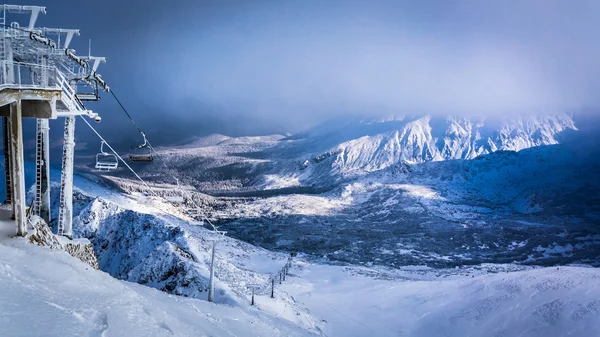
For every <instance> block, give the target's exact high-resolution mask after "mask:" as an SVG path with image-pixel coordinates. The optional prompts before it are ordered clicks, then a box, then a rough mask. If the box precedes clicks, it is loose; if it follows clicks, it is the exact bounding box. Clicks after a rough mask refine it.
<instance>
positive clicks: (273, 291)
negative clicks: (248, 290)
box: [271, 277, 275, 298]
mask: <svg viewBox="0 0 600 337" xmlns="http://www.w3.org/2000/svg"><path fill="white" fill-rule="evenodd" d="M271 298H275V278H274V277H273V278H271Z"/></svg>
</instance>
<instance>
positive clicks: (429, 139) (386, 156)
mask: <svg viewBox="0 0 600 337" xmlns="http://www.w3.org/2000/svg"><path fill="white" fill-rule="evenodd" d="M361 129H364V131H363V133H365V134H364V135H362V136H360V137H357V136H358V135H360V134H361ZM370 130H372V134H368V133H369V132H371V131H370ZM566 130H576V127H575V124H574V122H573V120H572V119H571V118H570V117H569V116H568V115H566V114H560V115H556V116H523V117H515V118H512V119H504V120H487V119H485V118H465V117H448V118H445V119H443V118H438V117H431V116H421V117H415V118H404V119H392V120H384V121H379V120H374V121H365V120H360V121H357V122H353V123H350V124H347V125H345V126H344V127H342V128H340V129H338V130H330V131H329V132H325V131H324V130H319V132H318V133H317V135H315V137H316V138H317V139H319V138H321V139H326V140H329V139H330V138H331V137H332V135H333V134H336V133H337V134H339V135H340V136H341V137H340V140H343V138H351V139H349V140H346V141H343V142H341V143H339V145H336V146H334V147H333V148H332V149H330V150H329V152H333V153H335V157H334V159H333V160H332V162H331V168H332V170H333V171H334V172H337V173H340V174H343V175H347V174H360V173H367V172H374V171H378V170H382V169H385V168H387V167H390V166H392V165H395V164H397V163H401V162H407V163H422V162H427V161H441V160H452V159H473V158H475V157H477V156H480V155H482V154H488V153H492V152H495V151H500V150H504V151H506V150H510V151H520V150H523V149H526V148H530V147H534V146H540V145H551V144H557V143H558V142H559V137H560V134H561V133H562V132H564V131H566ZM329 141H330V140H329ZM325 142H326V141H325Z"/></svg>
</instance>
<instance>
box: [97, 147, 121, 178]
mask: <svg viewBox="0 0 600 337" xmlns="http://www.w3.org/2000/svg"><path fill="white" fill-rule="evenodd" d="M104 144H105V142H104V141H102V143H101V144H100V153H98V154H97V155H96V170H98V171H111V170H115V169H116V168H117V167H119V159H118V158H117V156H116V155H115V154H112V153H108V152H104Z"/></svg>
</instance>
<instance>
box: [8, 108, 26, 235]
mask: <svg viewBox="0 0 600 337" xmlns="http://www.w3.org/2000/svg"><path fill="white" fill-rule="evenodd" d="M10 119H11V121H10V131H11V132H10V142H11V148H12V156H11V157H12V173H13V174H12V186H13V188H12V193H13V205H14V212H15V220H16V223H17V236H25V235H26V234H27V223H26V221H27V219H26V216H25V164H24V161H23V125H22V111H21V100H18V101H17V102H16V103H12V104H11V105H10Z"/></svg>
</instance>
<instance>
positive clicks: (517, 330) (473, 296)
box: [283, 264, 600, 337]
mask: <svg viewBox="0 0 600 337" xmlns="http://www.w3.org/2000/svg"><path fill="white" fill-rule="evenodd" d="M509 270H510V272H509ZM440 274H441V275H440ZM440 274H438V275H440V276H437V277H436V276H434V273H432V272H431V271H429V270H427V269H423V268H422V269H421V271H418V269H417V270H408V268H407V270H406V271H395V272H391V273H378V272H374V271H373V270H369V269H366V268H353V267H350V268H348V267H334V266H320V265H311V264H298V268H297V269H295V270H294V277H292V278H291V281H290V282H288V283H286V284H284V285H283V289H284V291H286V292H289V293H290V294H291V295H292V296H293V297H294V298H295V299H296V301H297V302H299V303H300V304H302V305H304V306H306V307H307V308H309V309H310V310H311V311H312V312H313V313H314V314H315V315H317V316H319V317H322V318H323V319H324V320H326V321H327V324H326V325H325V328H324V333H325V334H327V335H328V336H332V337H333V336H345V337H353V336H414V337H430V336H446V337H454V336H455V337H465V336H473V337H480V336H499V337H514V336H522V337H534V336H535V337H539V336H547V337H558V336H600V320H599V319H598V318H599V317H600V287H598V282H599V281H600V270H599V269H593V268H577V267H560V268H543V269H525V270H521V271H515V270H511V267H510V266H498V268H496V269H495V270H494V272H486V271H485V270H480V269H477V268H463V269H460V270H458V269H457V270H456V271H455V274H452V272H449V273H444V272H442V273H440Z"/></svg>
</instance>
